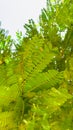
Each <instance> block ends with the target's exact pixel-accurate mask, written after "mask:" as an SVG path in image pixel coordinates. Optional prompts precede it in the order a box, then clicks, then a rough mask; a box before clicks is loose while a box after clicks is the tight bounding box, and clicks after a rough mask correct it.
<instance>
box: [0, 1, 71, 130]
mask: <svg viewBox="0 0 73 130" xmlns="http://www.w3.org/2000/svg"><path fill="white" fill-rule="evenodd" d="M24 27H25V29H26V34H25V37H23V36H22V33H21V32H20V33H19V32H17V33H16V34H17V41H15V40H12V38H11V36H9V35H8V34H6V31H5V30H4V29H2V28H0V130H37V129H39V130H73V2H72V1H71V0H65V1H64V0H63V1H62V0H47V7H46V9H42V11H41V15H40V16H39V23H38V26H37V25H36V24H35V22H34V21H33V20H32V19H31V20H29V22H28V23H27V24H25V25H24ZM13 48H14V50H13Z"/></svg>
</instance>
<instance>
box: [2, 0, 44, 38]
mask: <svg viewBox="0 0 73 130" xmlns="http://www.w3.org/2000/svg"><path fill="white" fill-rule="evenodd" d="M43 7H46V0H0V21H1V23H2V27H3V28H4V29H6V30H9V34H10V35H12V36H13V37H15V32H16V31H18V30H19V31H22V32H24V28H23V25H24V24H25V23H27V21H28V19H31V18H32V19H33V20H34V21H35V22H37V21H38V18H39V14H40V13H41V9H42V8H43Z"/></svg>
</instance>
